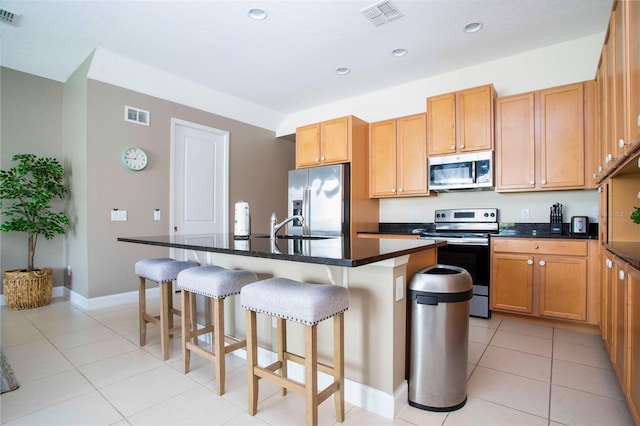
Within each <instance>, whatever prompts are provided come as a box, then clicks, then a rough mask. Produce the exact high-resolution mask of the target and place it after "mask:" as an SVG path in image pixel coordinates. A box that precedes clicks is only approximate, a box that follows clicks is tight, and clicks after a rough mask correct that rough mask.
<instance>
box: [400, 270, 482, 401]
mask: <svg viewBox="0 0 640 426" xmlns="http://www.w3.org/2000/svg"><path fill="white" fill-rule="evenodd" d="M472 297H473V279H472V278H471V275H470V274H469V272H467V271H466V270H465V269H462V268H459V267H457V266H449V265H433V266H430V267H428V268H425V269H423V270H421V271H420V272H418V273H417V274H416V275H415V276H414V278H413V279H412V280H411V283H410V284H409V298H408V300H409V303H410V310H411V332H410V345H409V350H410V353H409V363H410V365H409V405H411V406H413V407H416V408H420V409H423V410H430V411H453V410H457V409H459V408H461V407H463V406H464V404H465V403H466V402H467V360H468V357H469V356H468V347H469V307H470V303H471V302H470V300H471V298H472Z"/></svg>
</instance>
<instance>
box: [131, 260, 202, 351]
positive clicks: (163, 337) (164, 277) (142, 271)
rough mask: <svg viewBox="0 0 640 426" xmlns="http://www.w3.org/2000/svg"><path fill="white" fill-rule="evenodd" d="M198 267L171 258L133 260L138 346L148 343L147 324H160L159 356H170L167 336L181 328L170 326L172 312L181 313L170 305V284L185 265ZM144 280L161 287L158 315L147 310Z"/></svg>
mask: <svg viewBox="0 0 640 426" xmlns="http://www.w3.org/2000/svg"><path fill="white" fill-rule="evenodd" d="M195 266H198V264H197V263H196V262H191V261H181V260H175V259H171V258H151V259H144V260H140V261H138V262H136V264H135V273H136V275H137V276H138V278H139V281H138V311H139V318H140V346H144V345H146V343H147V324H148V323H152V324H155V325H157V326H159V327H160V342H161V344H162V357H163V359H164V360H165V361H166V360H167V359H168V358H169V336H170V335H171V334H173V333H175V332H176V331H179V330H180V327H174V326H173V314H176V315H180V314H181V313H180V311H179V310H178V309H175V308H174V307H173V297H172V294H171V287H172V286H171V283H172V282H173V281H174V280H175V279H176V278H177V277H178V273H180V272H181V271H183V270H184V269H187V268H193V267H195ZM146 280H150V281H155V282H156V283H158V286H159V289H160V315H155V316H154V315H150V314H148V313H147V295H146Z"/></svg>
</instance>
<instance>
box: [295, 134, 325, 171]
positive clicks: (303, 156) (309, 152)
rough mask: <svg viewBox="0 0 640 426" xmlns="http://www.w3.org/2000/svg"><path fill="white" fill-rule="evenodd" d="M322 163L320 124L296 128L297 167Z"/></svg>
mask: <svg viewBox="0 0 640 426" xmlns="http://www.w3.org/2000/svg"><path fill="white" fill-rule="evenodd" d="M318 164H320V124H310V125H308V126H303V127H298V128H297V129H296V168H300V167H309V166H317V165H318Z"/></svg>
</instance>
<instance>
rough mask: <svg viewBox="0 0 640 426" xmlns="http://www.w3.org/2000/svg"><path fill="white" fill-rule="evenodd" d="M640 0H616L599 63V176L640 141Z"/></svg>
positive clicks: (610, 171) (608, 171)
mask: <svg viewBox="0 0 640 426" xmlns="http://www.w3.org/2000/svg"><path fill="white" fill-rule="evenodd" d="M638 22H640V3H639V2H637V1H633V0H618V1H616V2H614V5H613V11H612V12H611V18H610V21H609V30H608V33H607V37H606V39H605V44H604V47H603V49H602V53H601V57H600V63H599V65H598V71H597V74H596V75H597V78H596V83H597V85H598V87H597V90H596V91H597V93H598V95H599V97H600V99H599V101H598V106H599V111H598V127H599V131H598V149H597V151H598V158H597V165H596V168H597V170H598V179H600V180H602V179H604V178H605V177H606V176H608V175H611V174H613V173H615V170H616V169H617V168H618V167H619V166H620V165H621V164H622V163H624V162H625V160H626V159H627V158H628V156H629V155H631V154H632V153H634V152H635V151H637V149H638V146H639V145H640V97H639V96H637V94H638V93H640V25H638V24H637V23H638Z"/></svg>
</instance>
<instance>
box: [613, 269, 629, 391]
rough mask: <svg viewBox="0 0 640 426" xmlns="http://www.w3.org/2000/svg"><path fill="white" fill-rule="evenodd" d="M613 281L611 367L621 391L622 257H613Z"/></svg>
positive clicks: (624, 297) (624, 319) (623, 379)
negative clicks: (612, 347)
mask: <svg viewBox="0 0 640 426" xmlns="http://www.w3.org/2000/svg"><path fill="white" fill-rule="evenodd" d="M613 266H614V270H615V276H614V280H613V281H614V283H613V324H612V327H613V346H614V349H613V360H612V361H613V369H614V370H615V372H616V374H617V375H618V380H619V381H620V385H621V387H622V391H623V392H624V391H626V388H627V380H626V375H625V373H626V360H627V353H626V352H627V351H626V349H627V347H626V345H627V335H626V334H627V324H626V322H627V274H626V272H625V266H626V265H625V263H624V262H623V261H622V259H618V258H617V257H616V258H615V261H614V265H613Z"/></svg>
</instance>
